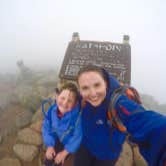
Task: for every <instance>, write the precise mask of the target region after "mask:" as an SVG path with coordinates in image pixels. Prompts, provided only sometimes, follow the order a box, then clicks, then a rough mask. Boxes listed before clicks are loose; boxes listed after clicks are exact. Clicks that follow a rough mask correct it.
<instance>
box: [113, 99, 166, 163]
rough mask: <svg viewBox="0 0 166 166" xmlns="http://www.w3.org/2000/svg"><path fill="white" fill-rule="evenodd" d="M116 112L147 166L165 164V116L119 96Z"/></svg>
mask: <svg viewBox="0 0 166 166" xmlns="http://www.w3.org/2000/svg"><path fill="white" fill-rule="evenodd" d="M116 110H117V111H118V115H119V117H120V119H121V120H122V122H123V124H124V125H125V126H126V127H127V131H128V132H129V134H130V135H131V140H133V141H134V142H135V143H137V144H138V146H139V150H140V153H141V154H142V155H143V157H144V158H145V160H146V161H147V163H148V165H149V166H165V165H164V161H165V164H166V116H164V115H161V114H159V113H157V112H154V111H151V110H145V108H144V107H142V106H141V105H139V104H137V103H135V102H134V101H132V100H129V99H128V98H127V97H126V96H121V97H120V98H119V100H118V101H117V103H116Z"/></svg>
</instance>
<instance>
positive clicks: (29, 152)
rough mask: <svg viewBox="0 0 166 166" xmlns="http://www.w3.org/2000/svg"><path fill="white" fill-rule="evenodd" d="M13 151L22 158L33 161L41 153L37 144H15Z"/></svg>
mask: <svg viewBox="0 0 166 166" xmlns="http://www.w3.org/2000/svg"><path fill="white" fill-rule="evenodd" d="M13 151H14V153H15V154H16V155H17V156H18V157H19V158H20V159H21V160H23V161H26V162H31V161H32V160H33V159H34V158H35V157H36V156H37V155H38V153H39V151H38V148H37V147H36V146H34V145H25V144H15V145H14V146H13Z"/></svg>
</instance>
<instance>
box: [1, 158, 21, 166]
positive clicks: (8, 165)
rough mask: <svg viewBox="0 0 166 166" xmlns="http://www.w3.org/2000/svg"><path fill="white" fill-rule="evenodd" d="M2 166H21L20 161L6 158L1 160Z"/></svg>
mask: <svg viewBox="0 0 166 166" xmlns="http://www.w3.org/2000/svg"><path fill="white" fill-rule="evenodd" d="M0 165H1V166H21V164H20V161H19V160H18V159H14V158H4V159H2V160H0Z"/></svg>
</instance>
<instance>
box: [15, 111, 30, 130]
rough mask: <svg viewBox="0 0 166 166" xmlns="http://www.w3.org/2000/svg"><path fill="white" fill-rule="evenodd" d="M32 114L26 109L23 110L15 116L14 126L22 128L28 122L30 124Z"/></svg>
mask: <svg viewBox="0 0 166 166" xmlns="http://www.w3.org/2000/svg"><path fill="white" fill-rule="evenodd" d="M32 116H33V114H32V112H30V111H28V110H23V112H21V113H20V114H18V115H17V117H16V121H15V124H16V127H17V128H23V127H25V126H27V125H28V124H30V123H31V119H32Z"/></svg>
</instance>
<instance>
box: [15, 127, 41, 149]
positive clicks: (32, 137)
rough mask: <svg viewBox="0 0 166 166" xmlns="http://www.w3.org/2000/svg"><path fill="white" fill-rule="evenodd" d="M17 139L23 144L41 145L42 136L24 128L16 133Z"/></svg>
mask: <svg viewBox="0 0 166 166" xmlns="http://www.w3.org/2000/svg"><path fill="white" fill-rule="evenodd" d="M17 136H18V137H17V139H18V140H19V141H21V142H23V143H27V144H32V145H37V146H38V145H41V144H42V136H41V134H39V133H37V132H35V131H34V130H32V129H30V128H25V129H23V130H21V131H19V132H18V135H17Z"/></svg>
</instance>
